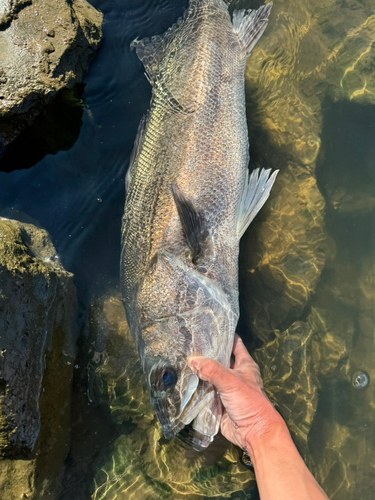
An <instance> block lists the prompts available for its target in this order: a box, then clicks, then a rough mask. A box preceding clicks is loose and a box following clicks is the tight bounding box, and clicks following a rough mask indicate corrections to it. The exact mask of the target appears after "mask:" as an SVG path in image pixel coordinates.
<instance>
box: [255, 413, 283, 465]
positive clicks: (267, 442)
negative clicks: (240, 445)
mask: <svg viewBox="0 0 375 500" xmlns="http://www.w3.org/2000/svg"><path fill="white" fill-rule="evenodd" d="M287 441H291V442H292V438H291V436H290V433H289V430H288V427H287V426H286V423H285V422H284V420H283V418H282V417H281V415H280V414H279V413H278V412H277V411H276V410H275V409H274V408H273V407H272V409H271V410H270V411H268V412H267V413H266V414H265V415H263V416H262V417H261V418H259V419H258V420H257V425H256V426H255V427H254V428H252V429H251V431H249V432H248V434H247V436H246V450H247V452H248V454H249V456H250V458H251V460H252V461H253V462H254V461H255V460H256V458H257V456H258V455H259V452H262V451H264V450H266V449H267V448H270V447H273V446H274V445H275V444H276V443H277V446H280V445H281V444H282V443H286V442H287Z"/></svg>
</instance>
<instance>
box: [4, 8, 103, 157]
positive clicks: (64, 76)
mask: <svg viewBox="0 0 375 500" xmlns="http://www.w3.org/2000/svg"><path fill="white" fill-rule="evenodd" d="M0 5H1V10H0V156H1V152H4V148H5V146H6V145H7V144H9V143H10V142H11V141H12V140H13V139H14V138H15V137H16V136H17V135H18V134H19V133H20V132H21V131H22V130H23V129H24V128H25V127H26V126H27V125H29V124H30V123H31V122H32V121H33V120H34V118H35V117H36V116H37V115H38V114H39V113H40V111H41V109H42V108H43V106H44V105H45V104H47V103H49V102H50V101H51V100H52V99H53V97H54V96H55V95H56V93H57V92H58V91H59V90H61V89H63V88H71V87H73V85H74V84H75V83H77V82H81V81H82V77H83V74H84V73H85V71H87V68H88V65H89V62H90V60H91V58H92V57H93V55H94V52H95V50H96V49H97V47H98V45H99V43H100V40H101V37H102V31H101V24H102V20H103V16H102V14H101V13H100V12H98V11H96V10H95V9H94V7H92V6H91V5H90V4H89V3H88V2H87V1H86V0H72V1H68V0H32V1H31V0H14V1H13V0H1V4H0Z"/></svg>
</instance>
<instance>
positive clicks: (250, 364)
mask: <svg viewBox="0 0 375 500" xmlns="http://www.w3.org/2000/svg"><path fill="white" fill-rule="evenodd" d="M233 355H234V358H235V360H234V364H233V367H232V368H226V367H224V366H223V365H222V364H220V363H218V362H217V361H214V360H212V359H208V358H204V357H202V356H197V357H191V358H190V359H189V360H188V364H189V366H190V367H191V369H192V370H193V371H195V372H196V374H197V375H198V377H199V378H200V379H201V380H204V381H206V382H209V383H211V384H213V385H214V386H215V387H216V389H217V391H218V393H219V396H220V398H221V401H222V403H223V406H224V412H223V417H222V420H221V433H222V434H223V436H224V437H226V438H227V439H228V440H229V441H231V442H232V443H234V444H236V445H237V446H240V447H241V448H243V449H247V451H248V452H249V453H251V450H249V449H248V448H249V447H250V448H251V446H252V444H251V443H252V442H253V441H254V440H256V439H257V438H258V437H260V436H261V435H263V434H267V433H268V432H272V428H273V426H274V425H280V424H281V425H283V426H284V425H285V424H284V421H283V420H282V418H281V416H280V415H279V413H278V412H277V411H276V410H275V408H274V407H273V406H272V404H271V403H270V401H269V399H268V398H267V396H266V395H265V393H264V391H263V381H262V378H261V376H260V371H259V367H258V365H257V364H256V363H255V361H254V360H253V359H252V357H251V356H250V354H249V353H248V351H247V349H246V347H245V346H244V344H243V342H242V340H241V338H240V337H239V336H238V335H237V334H236V335H235V339H234V344H233Z"/></svg>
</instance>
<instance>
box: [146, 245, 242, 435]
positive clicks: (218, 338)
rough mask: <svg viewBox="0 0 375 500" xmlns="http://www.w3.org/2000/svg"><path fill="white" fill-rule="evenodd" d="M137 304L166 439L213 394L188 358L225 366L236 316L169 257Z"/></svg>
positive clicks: (206, 282) (211, 287) (210, 287)
mask: <svg viewBox="0 0 375 500" xmlns="http://www.w3.org/2000/svg"><path fill="white" fill-rule="evenodd" d="M156 291H157V292H158V293H157V295H156V296H157V300H154V299H153V297H155V292H156ZM139 304H140V305H141V307H142V309H141V312H140V317H141V318H143V324H142V325H141V329H142V344H143V348H142V354H141V358H142V362H143V369H144V371H145V374H146V381H147V385H148V389H149V392H150V400H151V404H152V407H153V409H154V411H155V413H156V415H157V417H158V419H159V421H160V424H161V426H162V430H163V433H164V435H165V437H166V438H171V437H173V436H174V435H175V434H176V433H177V432H179V430H181V429H182V428H183V427H184V426H185V425H187V424H189V423H190V422H191V421H192V420H194V419H195V418H196V417H197V415H198V414H199V413H200V412H201V411H202V409H203V408H205V407H206V406H207V405H209V404H210V402H211V401H212V399H213V398H214V397H215V393H216V391H215V390H214V388H213V386H212V385H211V384H208V383H206V382H203V381H201V380H200V379H199V378H198V376H197V375H196V374H195V373H194V372H193V371H192V370H191V368H190V367H189V365H188V359H189V357H191V356H206V357H209V358H212V359H216V360H218V361H220V362H222V363H223V364H225V365H227V366H228V365H229V360H230V354H231V350H232V345H233V336H234V330H235V325H236V322H237V317H236V315H235V314H234V313H233V311H232V308H231V307H230V304H229V303H228V299H227V298H226V296H225V294H224V293H223V292H222V291H221V289H219V288H218V286H217V285H216V284H215V283H214V282H212V281H211V280H210V279H208V278H206V277H205V276H202V275H201V274H200V273H198V272H197V271H196V270H195V269H193V268H192V267H189V266H188V265H187V264H186V263H184V262H183V261H181V260H179V259H178V258H177V257H175V256H169V255H162V256H159V259H158V263H157V265H156V266H155V268H154V269H153V270H152V272H150V273H149V275H148V278H147V282H145V284H144V293H143V294H142V293H141V294H140V295H139Z"/></svg>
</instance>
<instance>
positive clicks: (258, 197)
mask: <svg viewBox="0 0 375 500" xmlns="http://www.w3.org/2000/svg"><path fill="white" fill-rule="evenodd" d="M278 172H279V171H278V170H275V171H274V172H273V174H272V175H270V173H271V169H270V168H269V169H267V170H265V169H262V170H261V171H260V173H259V168H256V169H255V170H253V172H251V175H250V178H249V171H247V173H246V179H245V184H244V187H243V191H242V195H241V200H240V206H239V210H238V215H237V236H238V238H241V236H242V235H243V233H244V232H245V231H246V229H247V228H248V227H249V225H250V223H251V221H252V220H253V219H254V217H255V216H256V214H257V213H258V212H259V210H260V209H261V208H262V206H263V205H264V204H265V203H266V201H267V198H268V197H269V195H270V191H271V188H272V186H273V183H274V182H275V179H276V176H277V174H278Z"/></svg>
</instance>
